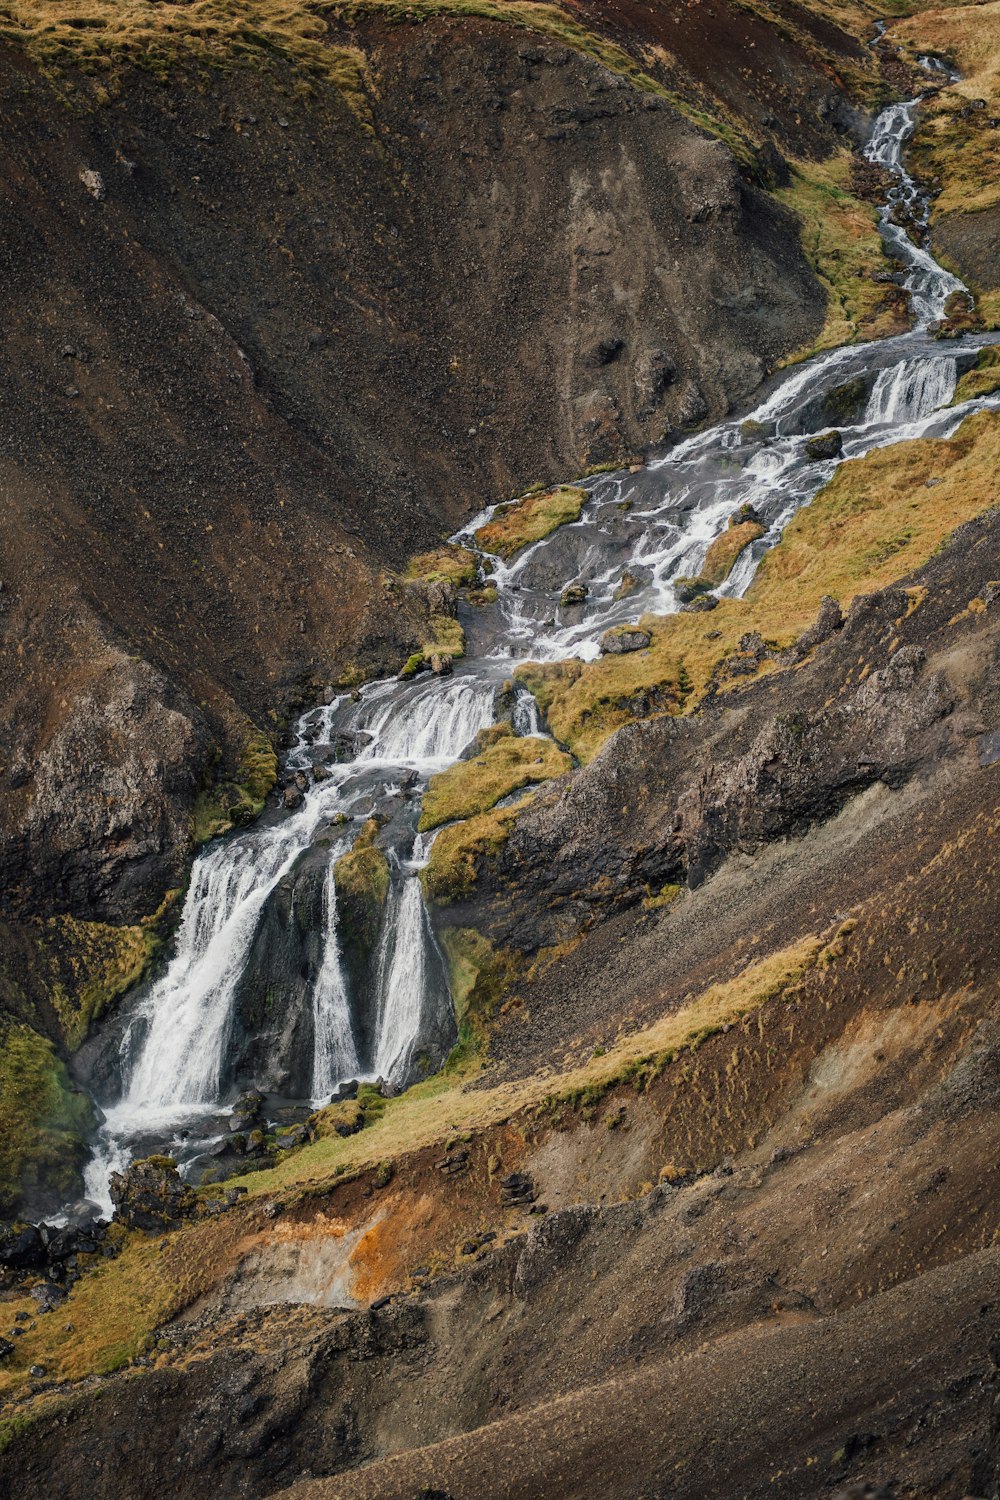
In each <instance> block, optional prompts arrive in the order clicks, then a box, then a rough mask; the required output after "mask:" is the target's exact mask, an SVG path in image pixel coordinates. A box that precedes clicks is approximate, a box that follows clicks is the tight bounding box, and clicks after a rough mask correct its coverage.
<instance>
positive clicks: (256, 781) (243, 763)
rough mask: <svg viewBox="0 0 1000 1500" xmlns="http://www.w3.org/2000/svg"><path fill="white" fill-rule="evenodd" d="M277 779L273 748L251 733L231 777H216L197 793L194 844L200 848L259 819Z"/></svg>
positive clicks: (257, 731) (260, 732)
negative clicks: (211, 840) (232, 830)
mask: <svg viewBox="0 0 1000 1500" xmlns="http://www.w3.org/2000/svg"><path fill="white" fill-rule="evenodd" d="M277 777H278V757H277V755H276V753H275V749H274V746H273V745H272V744H271V741H270V739H269V738H268V736H267V735H266V734H265V733H264V732H263V730H260V729H251V730H250V732H249V733H248V735H247V737H246V740H245V742H244V746H243V750H242V752H241V753H240V757H239V761H238V763H237V767H236V771H235V773H234V775H233V776H232V777H229V778H225V777H221V776H219V775H218V774H217V775H216V777H215V779H214V780H213V781H212V783H211V785H209V786H206V787H204V788H203V789H202V790H201V791H200V792H199V793H198V796H197V799H196V801H195V805H194V828H193V835H194V841H195V843H196V844H204V843H206V842H207V841H208V840H209V839H212V838H216V837H218V835H219V834H223V833H228V832H229V830H230V829H231V828H242V827H243V826H244V825H245V824H247V823H252V822H253V820H254V819H255V818H259V817H260V815H261V813H262V812H263V811H264V803H265V801H266V800H267V795H268V793H269V792H270V790H271V788H272V787H273V786H274V783H275V781H276V780H277Z"/></svg>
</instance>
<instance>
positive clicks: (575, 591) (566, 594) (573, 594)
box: [559, 583, 590, 605]
mask: <svg viewBox="0 0 1000 1500" xmlns="http://www.w3.org/2000/svg"><path fill="white" fill-rule="evenodd" d="M589 593H590V590H589V589H588V587H587V585H586V584H585V583H571V584H570V585H569V586H568V587H567V588H564V589H563V591H562V598H561V599H560V600H559V603H560V604H563V605H572V604H586V602H587V595H588V594H589Z"/></svg>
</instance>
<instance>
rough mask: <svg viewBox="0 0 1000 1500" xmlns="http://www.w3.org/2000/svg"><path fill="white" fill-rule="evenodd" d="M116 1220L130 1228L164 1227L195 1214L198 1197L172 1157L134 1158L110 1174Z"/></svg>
mask: <svg viewBox="0 0 1000 1500" xmlns="http://www.w3.org/2000/svg"><path fill="white" fill-rule="evenodd" d="M111 1201H112V1203H113V1204H114V1205H115V1219H116V1220H118V1222H119V1223H122V1224H125V1225H127V1226H128V1227H129V1228H130V1229H147V1230H162V1229H169V1228H170V1227H171V1226H173V1225H176V1224H178V1223H180V1221H181V1220H182V1219H185V1218H189V1217H190V1216H191V1215H192V1214H193V1213H194V1208H195V1196H194V1193H193V1192H192V1191H191V1189H190V1187H188V1185H187V1183H186V1182H184V1181H183V1180H182V1178H181V1177H180V1175H179V1173H178V1171H177V1163H176V1162H175V1161H174V1159H173V1157H170V1156H150V1157H147V1158H146V1159H145V1160H144V1161H134V1162H133V1163H132V1164H131V1166H130V1167H128V1168H127V1169H126V1170H125V1171H124V1172H113V1173H112V1175H111Z"/></svg>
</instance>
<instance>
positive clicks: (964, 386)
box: [951, 344, 1000, 406]
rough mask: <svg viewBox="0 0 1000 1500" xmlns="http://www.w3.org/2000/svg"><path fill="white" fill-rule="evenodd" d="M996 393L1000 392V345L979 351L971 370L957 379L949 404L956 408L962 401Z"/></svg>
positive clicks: (992, 345)
mask: <svg viewBox="0 0 1000 1500" xmlns="http://www.w3.org/2000/svg"><path fill="white" fill-rule="evenodd" d="M997 391H1000V344H990V345H988V346H987V347H986V348H985V349H980V351H979V357H978V358H977V360H976V363H975V364H974V366H973V367H972V369H971V370H966V372H965V374H964V375H962V376H960V377H959V381H958V384H957V385H956V386H955V395H954V398H953V399H952V403H951V404H952V406H958V405H960V404H961V402H963V401H974V400H977V399H979V398H980V397H982V396H992V395H995V393H996V392H997Z"/></svg>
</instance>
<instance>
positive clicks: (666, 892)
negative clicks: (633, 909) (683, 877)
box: [642, 884, 684, 911]
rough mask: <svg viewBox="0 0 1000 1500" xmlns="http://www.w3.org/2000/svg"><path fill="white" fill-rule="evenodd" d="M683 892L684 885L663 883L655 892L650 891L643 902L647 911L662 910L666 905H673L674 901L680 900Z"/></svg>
mask: <svg viewBox="0 0 1000 1500" xmlns="http://www.w3.org/2000/svg"><path fill="white" fill-rule="evenodd" d="M647 889H648V887H647ZM683 894H684V887H683V886H682V885H673V884H668V885H661V886H660V889H659V890H658V891H657V892H656V893H655V894H654V893H653V892H652V891H650V893H649V895H648V896H647V897H646V899H645V901H644V902H643V903H642V904H643V906H644V907H645V908H646V910H647V911H660V910H662V909H663V908H664V907H666V906H673V904H674V902H675V901H679V900H680V898H681V896H682V895H683Z"/></svg>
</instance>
